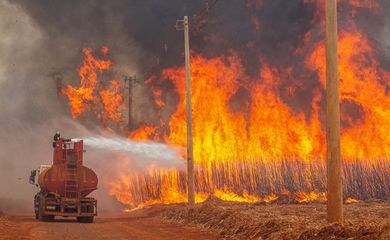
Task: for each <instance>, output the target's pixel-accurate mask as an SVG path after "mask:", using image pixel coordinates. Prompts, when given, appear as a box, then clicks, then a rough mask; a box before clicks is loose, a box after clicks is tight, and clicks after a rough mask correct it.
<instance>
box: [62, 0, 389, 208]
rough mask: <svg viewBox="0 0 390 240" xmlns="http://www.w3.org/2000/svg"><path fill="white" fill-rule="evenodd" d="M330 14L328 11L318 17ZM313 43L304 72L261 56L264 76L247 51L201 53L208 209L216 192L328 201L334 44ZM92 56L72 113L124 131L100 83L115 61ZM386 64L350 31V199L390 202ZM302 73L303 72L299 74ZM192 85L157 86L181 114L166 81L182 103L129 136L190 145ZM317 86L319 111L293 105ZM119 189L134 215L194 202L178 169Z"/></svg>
mask: <svg viewBox="0 0 390 240" xmlns="http://www.w3.org/2000/svg"><path fill="white" fill-rule="evenodd" d="M248 2H251V1H248ZM307 2H310V1H307ZM311 2H318V4H319V2H321V1H311ZM348 2H349V4H351V5H352V6H354V7H359V8H365V9H370V10H372V11H373V12H377V11H378V6H377V4H369V3H366V2H365V1H361V2H358V1H352V0H351V1H348ZM256 6H258V7H261V4H257V5H256ZM321 11H323V9H322V8H321V7H318V12H317V14H321ZM254 20H256V19H255V18H254ZM259 24H261V23H259ZM303 44H304V45H305V44H307V46H308V47H306V49H305V50H302V49H299V48H298V49H296V50H295V53H296V54H301V55H302V56H303V57H302V58H303V61H302V62H303V64H301V65H299V64H295V63H294V64H292V65H291V66H289V67H281V66H275V64H271V63H268V62H267V61H266V60H265V59H266V58H264V57H262V56H259V59H260V64H259V66H257V67H256V68H257V69H258V71H257V72H258V73H257V74H255V75H253V74H248V73H247V72H246V68H245V66H244V64H243V62H244V60H245V59H243V57H242V55H240V54H239V52H237V51H234V50H232V51H230V52H229V53H225V54H221V55H219V56H218V57H212V58H210V57H205V56H203V55H202V54H198V53H196V52H192V54H191V80H192V83H191V84H192V103H193V138H194V139H193V142H194V159H195V163H196V190H197V192H198V193H197V196H196V200H197V201H198V202H199V201H203V200H205V199H206V198H207V197H208V196H209V195H212V194H213V195H215V196H217V197H219V198H221V199H224V200H235V201H246V202H255V201H259V200H260V199H263V200H265V201H270V200H272V199H275V198H277V196H276V195H278V194H286V193H291V192H294V193H298V194H297V195H296V196H297V198H298V200H299V201H306V200H307V199H316V198H320V197H321V196H323V195H321V194H322V193H323V192H325V191H326V189H325V186H326V175H325V174H326V167H325V162H324V157H325V152H326V142H325V132H324V129H325V127H324V126H325V124H326V123H325V122H324V112H325V111H324V106H325V104H324V100H325V96H324V93H325V91H324V90H325V87H326V86H325V70H326V69H325V48H324V42H323V41H316V39H314V37H313V36H312V35H311V34H310V33H308V34H306V35H305V36H304V40H303ZM105 51H108V49H106V50H105ZM302 52H303V53H302ZM84 54H85V57H86V60H85V61H84V65H83V67H82V68H81V69H80V72H79V74H80V77H81V85H80V88H78V89H76V88H74V87H72V86H68V87H67V88H66V89H65V90H64V94H65V95H66V96H67V97H68V98H69V100H70V104H71V110H72V115H73V116H74V117H79V116H81V115H83V113H84V112H85V111H88V110H89V111H94V112H95V115H96V116H97V117H98V118H99V119H101V120H104V122H105V123H106V122H107V121H112V122H115V123H118V124H123V117H122V114H121V107H122V104H123V96H122V95H121V93H120V90H119V88H121V85H120V84H119V83H118V82H117V81H114V80H112V81H111V82H110V84H109V87H104V86H102V85H99V84H97V81H96V77H97V75H96V73H95V72H96V71H105V70H108V68H109V67H110V66H111V64H112V63H111V62H110V61H99V60H96V59H94V58H93V56H92V55H91V51H90V50H88V49H86V50H84ZM104 55H105V54H104ZM378 59H379V56H378V53H377V52H376V49H375V48H374V46H373V44H372V42H371V41H370V40H369V39H368V38H367V37H366V36H364V34H363V33H362V32H361V31H359V30H358V28H357V27H356V26H355V25H354V24H353V23H350V27H349V29H348V31H345V30H344V31H341V33H340V38H339V64H340V65H339V72H340V73H339V75H340V97H341V101H342V105H341V109H342V119H341V120H342V125H343V128H342V133H341V144H342V145H341V154H342V158H343V160H344V164H343V177H344V186H345V187H344V193H345V195H346V196H350V197H355V198H389V197H390V188H389V185H388V183H389V182H390V171H389V169H390V160H389V159H390V134H389V132H390V97H389V89H390V72H388V71H386V70H384V69H383V68H382V67H381V65H380V63H379V62H378ZM297 69H303V71H302V70H301V71H300V72H301V73H300V74H296V71H297ZM85 71H86V72H87V74H86V73H85ZM184 79H185V69H184V67H183V66H175V67H170V68H167V69H164V70H162V71H161V73H160V74H158V75H156V76H153V77H151V78H150V80H149V81H147V83H148V84H149V85H148V86H150V89H151V92H152V93H153V94H154V99H153V100H154V102H155V105H156V107H157V108H158V109H159V110H158V112H159V113H161V112H162V111H164V110H165V109H166V108H171V107H172V106H170V105H168V104H167V101H166V98H167V94H168V93H166V92H165V91H164V88H159V86H162V85H164V83H167V82H168V83H169V84H172V85H173V86H174V91H175V93H176V94H177V95H178V101H177V105H176V106H175V110H174V111H173V113H172V114H171V115H170V117H169V119H164V118H163V117H161V119H160V120H159V122H160V124H159V125H143V126H142V127H139V128H138V129H136V130H135V131H133V132H131V133H130V135H129V138H131V139H135V140H140V141H148V140H155V141H161V142H165V143H168V144H172V145H178V146H182V147H185V146H186V114H185V100H186V99H185V81H184ZM313 79H315V80H318V82H317V83H316V84H315V87H313V88H312V89H311V92H310V94H309V95H307V96H304V97H303V98H304V99H303V100H304V101H306V102H309V103H310V104H309V105H310V108H309V109H300V108H296V107H293V104H291V101H289V96H294V95H295V93H296V91H297V90H299V89H300V88H304V87H305V84H309V83H310V84H312V83H313ZM93 93H95V95H94V94H93ZM237 99H238V100H237ZM135 101H136V99H135ZM96 106H98V108H97V107H96ZM96 109H98V110H96ZM158 116H161V114H158ZM106 125H107V124H106ZM120 129H123V128H120ZM183 157H184V158H185V156H183ZM109 184H110V185H111V192H110V194H112V195H113V196H115V197H116V198H117V199H118V200H119V201H120V202H122V203H124V204H126V205H129V206H130V207H137V206H145V205H150V204H155V203H177V202H185V201H186V176H185V173H184V172H183V171H180V170H178V169H175V168H169V169H167V168H163V167H161V166H158V165H155V164H154V165H152V166H149V167H148V168H147V170H146V171H142V172H138V171H136V170H134V169H129V170H122V172H118V176H117V177H116V178H113V179H110V180H109ZM275 194H276V195H275Z"/></svg>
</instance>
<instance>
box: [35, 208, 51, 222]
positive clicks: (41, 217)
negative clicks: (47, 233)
mask: <svg viewBox="0 0 390 240" xmlns="http://www.w3.org/2000/svg"><path fill="white" fill-rule="evenodd" d="M38 220H39V221H43V222H51V221H53V220H54V216H53V215H45V214H44V213H43V209H42V207H41V206H39V211H38Z"/></svg>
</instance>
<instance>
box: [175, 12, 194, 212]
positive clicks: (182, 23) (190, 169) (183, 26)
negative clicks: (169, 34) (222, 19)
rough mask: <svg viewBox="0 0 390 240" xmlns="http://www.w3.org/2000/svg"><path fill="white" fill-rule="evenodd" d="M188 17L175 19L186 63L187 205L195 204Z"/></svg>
mask: <svg viewBox="0 0 390 240" xmlns="http://www.w3.org/2000/svg"><path fill="white" fill-rule="evenodd" d="M188 28H189V24H188V17H187V16H184V19H183V20H177V21H176V30H181V31H183V30H184V50H185V51H184V52H185V65H186V111H187V175H188V205H189V206H190V207H193V206H194V205H195V182H194V176H195V175H194V154H193V146H192V106H191V77H190V39H189V33H188Z"/></svg>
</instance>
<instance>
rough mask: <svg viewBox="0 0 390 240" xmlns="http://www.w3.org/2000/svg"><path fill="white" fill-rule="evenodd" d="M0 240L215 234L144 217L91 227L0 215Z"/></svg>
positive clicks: (178, 239) (177, 239)
mask: <svg viewBox="0 0 390 240" xmlns="http://www.w3.org/2000/svg"><path fill="white" fill-rule="evenodd" d="M0 239H1V240H19V239H20V240H52V239H56V240H82V239H94V240H122V239H123V240H133V239H134V240H144V239H161V240H168V239H169V240H182V239H195V240H201V239H202V240H203V239H211V240H213V239H219V237H218V235H217V234H215V233H214V234H213V233H210V231H207V230H200V229H197V228H194V227H188V226H184V225H183V224H176V223H167V222H163V221H162V220H161V219H159V218H156V217H154V216H153V214H151V215H148V216H126V217H123V216H121V217H116V218H113V217H99V218H96V220H95V222H94V223H92V224H88V223H77V222H76V221H75V220H74V219H66V218H62V219H56V220H55V221H54V222H38V221H37V220H35V219H34V218H33V216H1V217H0Z"/></svg>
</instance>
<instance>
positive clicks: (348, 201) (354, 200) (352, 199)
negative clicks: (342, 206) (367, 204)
mask: <svg viewBox="0 0 390 240" xmlns="http://www.w3.org/2000/svg"><path fill="white" fill-rule="evenodd" d="M358 202H360V201H359V200H357V199H354V198H350V197H349V198H347V199H345V203H347V204H351V203H358Z"/></svg>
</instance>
